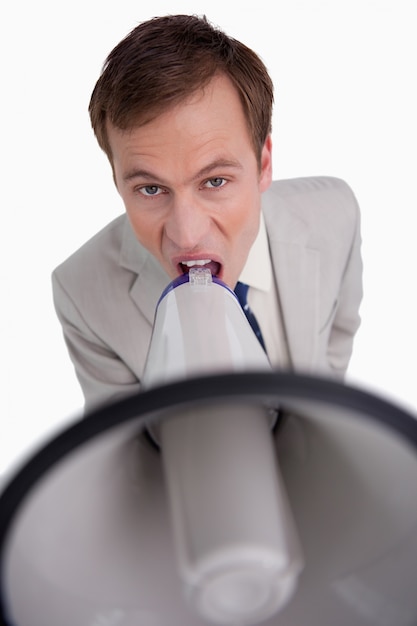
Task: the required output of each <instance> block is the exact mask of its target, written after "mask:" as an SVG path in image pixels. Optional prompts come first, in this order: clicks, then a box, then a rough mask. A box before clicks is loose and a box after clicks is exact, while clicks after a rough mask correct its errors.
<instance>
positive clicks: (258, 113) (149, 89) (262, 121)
mask: <svg viewBox="0 0 417 626" xmlns="http://www.w3.org/2000/svg"><path fill="white" fill-rule="evenodd" d="M216 74H224V75H226V76H228V77H229V79H230V80H231V81H232V82H233V84H234V85H235V87H236V89H237V91H238V93H239V96H240V99H241V102H242V106H243V111H244V114H245V117H246V120H247V124H248V129H249V133H250V136H251V140H252V144H253V147H254V150H255V154H256V157H257V159H258V161H260V155H261V151H262V147H263V145H264V143H265V139H266V138H267V136H268V134H269V133H270V132H271V117H272V104H273V85H272V81H271V78H270V76H269V74H268V71H267V69H266V67H265V65H264V63H263V62H262V61H261V59H260V58H259V56H258V55H257V54H255V52H253V50H251V49H250V48H248V47H247V46H245V45H244V44H242V43H240V42H239V41H237V40H236V39H233V38H231V37H228V36H227V35H226V34H225V33H224V32H222V31H221V30H220V29H218V28H217V27H214V26H213V25H212V24H210V23H209V22H208V20H207V19H206V17H205V16H203V17H198V16H195V15H168V16H165V17H155V18H153V19H151V20H148V21H146V22H143V23H142V24H139V25H138V26H137V27H136V28H134V29H133V30H132V31H131V32H130V33H129V34H128V35H127V36H126V37H125V38H124V39H123V40H122V41H121V42H120V43H119V44H118V45H117V46H116V47H115V48H114V49H113V50H112V52H110V54H109V56H108V57H107V59H106V61H105V63H104V66H103V71H102V74H101V76H100V78H99V79H98V81H97V83H96V86H95V88H94V91H93V93H92V96H91V100H90V106H89V113H90V118H91V124H92V126H93V129H94V132H95V135H96V137H97V140H98V143H99V145H100V146H101V148H102V149H103V150H104V151H105V152H106V154H107V156H108V157H109V160H110V162H111V161H112V155H111V150H110V145H109V141H108V136H107V129H106V122H107V120H109V121H110V122H111V124H112V125H113V126H115V127H116V128H119V129H121V130H127V129H129V128H134V127H136V126H140V125H142V124H144V123H146V122H149V121H150V120H152V119H155V117H157V116H158V115H159V114H160V113H162V112H164V111H165V110H167V109H168V108H170V107H171V106H173V105H175V104H178V103H180V102H182V101H184V100H185V99H187V98H188V97H189V96H190V95H191V94H193V93H194V92H195V91H197V90H199V89H201V88H203V87H204V86H205V85H206V84H207V83H208V82H209V81H210V80H211V79H212V78H213V77H214V76H215V75H216Z"/></svg>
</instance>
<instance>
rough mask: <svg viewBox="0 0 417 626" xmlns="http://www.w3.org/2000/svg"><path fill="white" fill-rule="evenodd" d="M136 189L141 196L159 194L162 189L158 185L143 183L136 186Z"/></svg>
mask: <svg viewBox="0 0 417 626" xmlns="http://www.w3.org/2000/svg"><path fill="white" fill-rule="evenodd" d="M137 191H138V192H139V193H141V194H142V195H143V196H159V194H161V193H162V189H161V188H160V187H158V185H145V186H144V187H139V188H137Z"/></svg>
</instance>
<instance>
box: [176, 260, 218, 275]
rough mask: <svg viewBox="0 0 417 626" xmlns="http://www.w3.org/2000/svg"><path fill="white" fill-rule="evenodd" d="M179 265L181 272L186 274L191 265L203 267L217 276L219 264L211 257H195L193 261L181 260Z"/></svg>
mask: <svg viewBox="0 0 417 626" xmlns="http://www.w3.org/2000/svg"><path fill="white" fill-rule="evenodd" d="M179 267H180V271H181V272H182V274H188V272H189V271H190V269H191V268H192V267H205V268H207V269H209V270H210V272H211V274H212V276H218V275H219V273H220V268H221V265H220V263H217V261H212V260H211V259H196V260H194V261H181V262H180V263H179Z"/></svg>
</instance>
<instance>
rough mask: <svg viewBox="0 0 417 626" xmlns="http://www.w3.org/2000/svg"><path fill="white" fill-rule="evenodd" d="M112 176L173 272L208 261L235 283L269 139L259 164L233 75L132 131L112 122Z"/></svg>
mask: <svg viewBox="0 0 417 626" xmlns="http://www.w3.org/2000/svg"><path fill="white" fill-rule="evenodd" d="M108 133H109V141H110V146H111V150H112V155H113V167H114V174H115V180H116V184H117V188H118V190H119V193H120V195H121V197H122V199H123V202H124V204H125V207H126V211H127V215H128V218H129V220H130V222H131V225H132V227H133V230H134V232H135V234H136V237H137V238H138V240H139V241H140V242H141V243H142V245H143V246H145V248H147V249H148V250H149V252H151V254H152V255H153V256H154V257H156V259H157V260H158V261H159V263H160V264H161V265H162V267H163V268H164V269H165V271H166V272H167V273H168V275H169V276H170V278H171V279H174V278H176V277H177V276H178V275H180V274H183V273H184V272H188V270H189V268H190V267H192V266H193V265H194V264H198V265H205V266H207V267H209V268H210V269H211V272H212V274H213V275H216V276H217V277H218V278H220V279H221V280H222V281H224V282H225V283H226V284H227V285H229V287H231V288H232V289H233V288H234V286H235V284H236V282H237V280H238V278H239V275H240V272H241V271H242V269H243V266H244V264H245V261H246V258H247V255H248V252H249V250H250V248H251V246H252V243H253V242H254V240H255V237H256V235H257V232H258V228H259V215H260V202H261V193H262V192H263V191H265V190H266V189H267V187H268V186H269V185H270V183H271V140H270V138H268V140H267V141H266V143H265V146H264V148H263V151H262V163H261V169H260V170H259V167H258V163H257V161H256V157H255V152H254V149H253V147H252V144H251V141H250V137H249V132H248V129H247V125H246V121H245V118H244V114H243V109H242V105H241V103H240V100H239V96H238V94H237V91H236V90H235V88H234V86H233V85H232V83H231V82H230V81H229V79H228V78H226V77H224V76H219V77H216V78H214V79H213V80H212V81H211V83H210V84H209V85H208V86H207V87H206V88H205V89H204V91H201V92H199V93H198V94H196V95H194V96H193V97H192V98H191V99H190V100H188V101H187V102H185V103H182V104H180V105H177V106H175V107H174V108H172V109H170V110H168V111H167V112H165V113H163V114H161V115H160V116H158V117H157V118H155V119H154V120H153V121H151V122H149V123H147V124H145V125H143V126H139V127H137V128H134V129H132V130H129V131H121V130H119V129H117V128H115V127H113V126H111V125H110V124H109V125H108Z"/></svg>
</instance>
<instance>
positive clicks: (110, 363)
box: [52, 271, 140, 412]
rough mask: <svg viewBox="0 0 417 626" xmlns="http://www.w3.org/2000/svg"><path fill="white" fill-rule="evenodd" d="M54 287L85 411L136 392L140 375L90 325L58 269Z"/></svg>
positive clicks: (59, 314)
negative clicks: (63, 281) (136, 374)
mask: <svg viewBox="0 0 417 626" xmlns="http://www.w3.org/2000/svg"><path fill="white" fill-rule="evenodd" d="M52 288H53V299H54V306H55V310H56V313H57V316H58V319H59V321H60V323H61V325H62V329H63V334H64V339H65V343H66V345H67V348H68V351H69V355H70V358H71V361H72V363H73V365H74V368H75V372H76V375H77V378H78V381H79V383H80V385H81V389H82V391H83V394H84V398H85V411H86V412H88V411H90V410H91V409H93V408H94V407H97V406H98V405H100V404H103V403H106V402H110V401H114V400H116V399H117V398H121V397H124V396H128V395H131V394H134V393H136V392H137V391H138V390H139V387H140V383H139V381H138V379H137V377H136V376H135V374H134V373H133V372H132V371H131V370H130V369H129V367H128V366H127V365H126V364H125V363H124V362H123V361H122V360H121V359H120V358H119V357H118V355H117V354H115V353H114V352H113V351H112V350H111V349H110V348H109V346H107V345H106V344H105V343H104V342H103V341H102V340H101V339H100V337H98V336H97V334H96V333H95V332H94V331H93V330H92V329H91V328H90V326H89V325H88V323H87V322H86V321H85V319H84V318H83V315H82V314H81V312H80V311H79V309H78V307H77V305H76V304H75V302H74V301H73V300H72V298H71V296H70V295H69V293H68V292H67V291H66V289H65V288H64V286H63V284H62V282H61V281H60V278H59V275H58V272H57V271H55V272H54V273H53V274H52Z"/></svg>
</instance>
